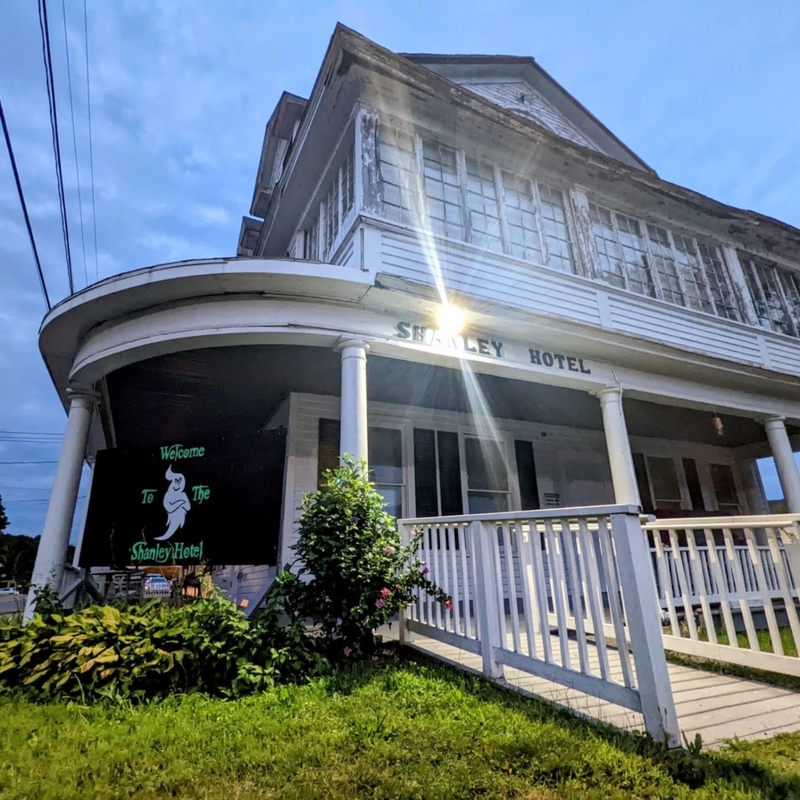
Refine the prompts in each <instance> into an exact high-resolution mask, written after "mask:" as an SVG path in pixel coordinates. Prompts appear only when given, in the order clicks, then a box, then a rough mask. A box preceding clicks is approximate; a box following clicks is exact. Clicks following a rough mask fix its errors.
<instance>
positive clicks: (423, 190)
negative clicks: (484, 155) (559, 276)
mask: <svg viewBox="0 0 800 800" xmlns="http://www.w3.org/2000/svg"><path fill="white" fill-rule="evenodd" d="M378 144H379V161H380V170H381V189H382V196H383V208H384V214H385V216H386V217H387V218H389V219H391V220H394V221H395V222H400V223H402V224H406V225H414V226H416V227H421V228H424V227H429V228H430V230H431V232H432V233H435V234H437V235H440V236H446V237H447V238H450V239H458V240H461V241H468V242H470V243H472V244H474V245H477V246H479V247H481V248H483V249H485V250H493V251H495V252H498V253H507V254H509V255H512V256H515V257H517V258H524V259H525V260H528V261H533V262H534V263H537V264H543V265H545V266H550V267H553V268H554V269H558V270H561V271H562V272H575V256H574V251H573V245H572V241H571V233H570V225H569V220H568V211H567V203H566V198H565V195H564V192H563V191H562V190H561V189H559V188H557V187H554V186H550V185H548V184H544V183H538V182H535V181H533V180H531V179H529V178H527V177H524V176H520V175H515V174H513V173H510V172H502V173H501V172H500V171H499V170H498V169H497V168H496V166H495V165H493V164H489V163H487V162H484V161H480V160H478V159H474V158H472V157H469V156H464V155H463V154H462V153H461V152H460V151H458V150H455V149H453V148H451V147H447V146H445V145H443V144H441V143H439V142H435V141H432V140H429V139H421V138H419V137H415V136H413V135H412V134H409V133H404V132H402V131H398V130H395V129H392V128H390V127H388V126H386V125H382V126H381V127H380V132H379V136H378ZM459 162H461V163H459ZM418 165H421V167H418ZM423 209H424V211H423Z"/></svg>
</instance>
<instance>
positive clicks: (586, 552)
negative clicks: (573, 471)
mask: <svg viewBox="0 0 800 800" xmlns="http://www.w3.org/2000/svg"><path fill="white" fill-rule="evenodd" d="M578 536H579V542H580V548H579V551H578V555H579V558H580V559H581V562H582V564H583V575H584V593H585V597H586V598H587V600H588V609H587V614H590V620H591V623H592V630H593V633H594V640H595V644H596V648H597V657H598V660H599V662H600V676H601V677H602V678H604V679H605V680H609V679H610V675H611V665H610V664H609V661H608V645H607V643H606V632H605V622H606V621H605V617H604V615H603V598H602V595H601V593H600V575H599V574H598V571H597V553H596V552H595V547H594V539H593V537H592V533H591V531H590V530H589V526H588V525H587V524H586V520H585V519H580V520H578Z"/></svg>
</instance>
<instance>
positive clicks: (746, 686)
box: [380, 624, 800, 747]
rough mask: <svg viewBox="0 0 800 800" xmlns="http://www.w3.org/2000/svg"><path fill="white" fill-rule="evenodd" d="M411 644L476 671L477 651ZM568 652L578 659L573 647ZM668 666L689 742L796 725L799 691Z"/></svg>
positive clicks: (595, 714)
mask: <svg viewBox="0 0 800 800" xmlns="http://www.w3.org/2000/svg"><path fill="white" fill-rule="evenodd" d="M380 633H382V634H383V635H384V638H385V639H388V638H395V639H396V638H397V625H396V624H394V625H392V627H391V629H383V630H381V631H380ZM551 638H552V642H553V651H554V653H558V652H559V650H558V637H556V636H553V637H551ZM510 644H511V642H510V639H509V645H510ZM523 646H524V643H523ZM412 647H414V648H416V649H419V650H420V651H421V652H423V653H426V654H428V655H431V656H433V657H435V658H437V659H439V660H441V661H444V662H446V663H450V664H452V665H454V666H457V667H459V668H461V669H464V670H466V671H467V672H472V673H475V674H477V675H480V674H481V663H482V662H481V657H480V656H478V655H475V654H473V653H470V652H467V651H466V650H461V649H460V648H457V647H452V646H450V645H447V644H443V643H442V642H439V641H436V640H434V639H428V638H427V637H425V636H421V635H418V634H415V635H414V639H413V643H412ZM608 653H609V661H610V666H611V672H612V674H613V676H614V677H615V678H616V679H621V676H622V667H621V664H620V660H619V658H618V657H617V653H616V651H615V650H613V649H611V648H609V651H608ZM571 656H572V657H574V659H575V663H577V657H578V656H577V649H576V650H575V652H574V653H571ZM590 662H591V665H592V669H593V670H596V671H597V674H599V668H598V663H597V656H596V654H595V653H592V651H591V650H590ZM668 669H669V675H670V680H671V682H672V693H673V697H674V698H675V707H676V711H677V714H678V722H679V725H680V729H681V733H682V734H683V735H684V736H685V737H686V739H688V740H689V741H690V742H691V741H693V740H694V737H695V734H698V733H699V734H700V736H701V737H702V740H703V744H704V746H706V747H708V746H711V747H713V746H715V745H716V746H719V745H720V744H722V742H723V741H725V740H726V739H736V738H738V739H740V740H747V739H763V738H766V737H769V736H775V735H776V734H778V733H790V732H794V731H800V693H798V692H794V691H791V690H789V689H781V688H778V687H776V686H770V685H768V684H764V683H759V682H757V681H752V680H745V679H743V678H736V677H733V676H730V675H719V674H715V673H711V672H705V671H702V670H698V669H691V668H689V667H682V666H678V665H675V664H668ZM505 680H506V683H507V684H508V686H509V688H511V689H514V690H516V691H519V692H522V693H523V694H528V695H531V696H534V697H539V698H543V699H545V700H548V701H550V702H552V703H554V704H556V705H559V706H564V707H567V708H569V709H571V710H572V711H574V712H576V713H578V714H580V715H581V716H585V717H588V718H590V719H593V720H597V721H599V722H604V723H607V724H610V725H613V726H615V727H617V728H620V729H623V730H631V731H634V730H643V729H644V725H643V721H642V716H641V714H639V713H637V712H635V711H631V710H630V709H627V708H622V707H621V706H617V705H615V704H613V703H609V702H606V701H604V700H600V699H598V698H596V697H591V696H589V695H586V694H584V693H583V692H579V691H576V690H574V689H569V688H567V687H565V686H561V685H559V684H556V683H552V682H550V681H548V680H545V679H543V678H538V677H536V676H533V675H529V674H528V673H525V672H521V671H519V670H516V669H512V668H511V667H506V668H505Z"/></svg>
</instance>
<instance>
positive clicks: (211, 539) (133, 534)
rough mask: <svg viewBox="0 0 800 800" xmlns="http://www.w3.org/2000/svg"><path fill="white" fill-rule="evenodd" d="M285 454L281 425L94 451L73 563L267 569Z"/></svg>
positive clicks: (273, 548)
mask: <svg viewBox="0 0 800 800" xmlns="http://www.w3.org/2000/svg"><path fill="white" fill-rule="evenodd" d="M285 449H286V436H285V431H284V430H283V429H280V430H273V431H262V432H260V433H258V434H254V435H251V436H239V437H233V438H230V439H224V440H220V441H216V442H214V441H212V442H191V443H188V444H182V443H174V442H173V443H168V444H164V445H160V446H158V447H150V448H144V449H136V450H100V451H99V452H98V453H97V460H96V462H95V466H94V475H93V478H92V488H91V494H90V497H89V508H88V511H87V517H86V527H85V529H84V534H83V542H82V544H81V551H80V559H79V563H80V566H82V567H101V566H102V567H127V566H153V565H170V564H177V565H187V564H198V563H200V562H201V561H208V562H210V563H212V564H275V563H276V555H277V543H278V534H279V528H280V518H281V501H282V495H283V464H284V455H285Z"/></svg>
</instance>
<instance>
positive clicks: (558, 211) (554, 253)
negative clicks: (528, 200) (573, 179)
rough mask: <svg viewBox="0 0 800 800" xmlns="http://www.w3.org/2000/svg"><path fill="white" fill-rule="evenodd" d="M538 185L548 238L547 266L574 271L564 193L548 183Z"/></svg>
mask: <svg viewBox="0 0 800 800" xmlns="http://www.w3.org/2000/svg"><path fill="white" fill-rule="evenodd" d="M538 186H539V198H540V199H541V203H542V224H543V225H544V234H545V238H546V240H547V255H548V258H547V266H549V267H553V268H554V269H558V270H561V271H562V272H574V271H575V262H574V259H573V256H572V245H571V244H570V240H569V228H568V227H567V214H566V211H565V210H564V193H563V192H562V191H561V190H560V189H556V188H555V187H553V186H548V185H547V184H543V183H539V184H538Z"/></svg>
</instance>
